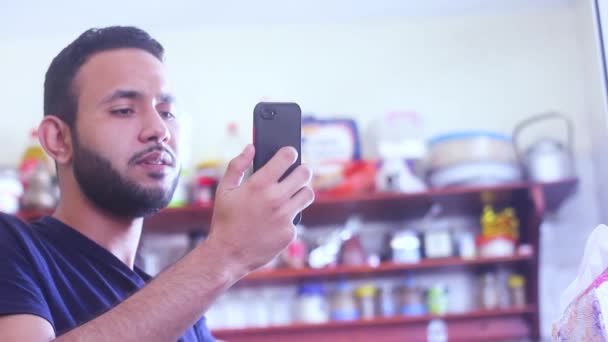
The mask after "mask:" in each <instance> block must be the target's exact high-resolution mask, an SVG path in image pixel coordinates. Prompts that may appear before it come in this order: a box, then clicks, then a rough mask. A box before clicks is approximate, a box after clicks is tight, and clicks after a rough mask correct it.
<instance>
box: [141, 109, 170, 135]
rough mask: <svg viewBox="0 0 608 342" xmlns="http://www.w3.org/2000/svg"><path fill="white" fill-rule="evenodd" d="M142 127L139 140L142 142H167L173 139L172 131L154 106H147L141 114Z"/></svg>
mask: <svg viewBox="0 0 608 342" xmlns="http://www.w3.org/2000/svg"><path fill="white" fill-rule="evenodd" d="M141 118H142V119H141V120H142V128H141V132H140V136H139V140H140V141H141V142H142V143H148V142H156V143H158V142H165V143H166V142H167V141H169V139H171V131H170V130H169V127H168V126H167V123H166V122H165V120H163V118H162V117H161V116H160V114H159V113H158V111H157V110H156V108H154V106H152V105H151V106H149V108H146V110H145V111H144V113H142V115H141Z"/></svg>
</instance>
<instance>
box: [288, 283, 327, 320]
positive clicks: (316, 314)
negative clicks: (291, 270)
mask: <svg viewBox="0 0 608 342" xmlns="http://www.w3.org/2000/svg"><path fill="white" fill-rule="evenodd" d="M295 316H296V319H297V320H298V321H299V322H303V323H324V322H327V321H328V320H329V315H328V312H327V303H326V298H325V290H324V289H323V285H322V284H319V283H310V284H304V285H302V286H300V288H299V289H298V298H297V301H296V315H295Z"/></svg>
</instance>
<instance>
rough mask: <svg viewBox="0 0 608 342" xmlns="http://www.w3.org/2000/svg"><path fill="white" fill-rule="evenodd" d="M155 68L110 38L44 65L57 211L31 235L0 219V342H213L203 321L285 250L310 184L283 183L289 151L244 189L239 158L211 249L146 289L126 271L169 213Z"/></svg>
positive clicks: (156, 47)
mask: <svg viewBox="0 0 608 342" xmlns="http://www.w3.org/2000/svg"><path fill="white" fill-rule="evenodd" d="M162 60H163V48H162V46H161V45H160V44H159V43H158V42H156V41H155V40H154V39H152V38H151V37H150V36H149V35H148V34H147V33H145V32H143V31H141V30H139V29H136V28H132V27H109V28H105V29H93V30H89V31H86V32H85V33H83V34H82V35H81V36H80V37H78V38H77V39H76V40H75V41H74V42H72V43H71V44H70V45H69V46H67V47H66V48H65V49H64V50H63V51H61V53H59V55H58V56H57V57H56V58H55V59H54V60H53V62H52V63H51V65H50V67H49V69H48V71H47V74H46V79H45V84H44V114H45V116H44V118H43V120H42V122H41V123H40V126H39V137H40V142H41V144H42V145H43V147H44V149H45V150H46V151H47V153H48V154H49V155H50V156H51V157H52V158H53V159H54V160H55V163H56V166H57V172H58V179H59V186H60V189H61V199H60V201H59V204H58V206H57V208H56V211H55V212H54V214H53V215H52V216H47V217H44V218H42V219H41V220H39V221H37V222H33V223H25V222H22V221H20V220H18V219H17V218H15V217H12V216H8V215H0V340H2V341H19V342H22V341H49V340H54V339H56V340H58V341H176V340H178V339H181V340H184V341H207V340H212V339H213V338H212V336H211V334H210V333H209V331H208V330H207V328H206V326H205V323H204V319H203V314H204V312H205V311H206V310H207V309H208V308H209V306H210V305H211V304H212V303H213V301H214V300H215V299H216V298H217V297H218V296H219V295H220V294H222V293H223V292H224V291H225V290H226V289H228V288H229V287H230V286H231V285H233V284H234V283H235V282H236V281H238V280H239V279H241V278H242V277H243V276H245V275H246V274H248V273H249V272H251V271H252V270H255V269H256V268H258V267H260V266H262V265H263V264H265V263H267V262H268V261H270V260H271V259H272V258H273V257H275V256H276V255H277V254H278V253H280V252H281V251H282V250H283V249H284V248H285V247H286V246H287V245H288V243H289V242H290V241H291V240H292V239H293V237H294V234H295V227H294V226H293V224H292V220H293V218H294V217H295V215H296V213H298V212H299V211H301V210H303V209H305V208H306V207H307V206H309V205H310V204H311V203H312V201H313V198H314V194H313V191H312V189H311V187H310V179H311V171H310V170H309V169H308V168H306V167H303V166H301V167H299V168H297V169H296V170H295V171H294V172H293V173H292V174H291V175H290V176H289V177H287V178H286V179H284V180H283V181H281V182H278V179H279V178H280V177H281V175H282V174H283V173H284V172H285V171H286V170H287V169H288V167H289V166H290V165H291V164H293V163H294V161H295V160H296V151H295V150H294V149H292V148H284V149H282V150H280V151H279V152H278V153H277V154H276V155H275V156H274V158H273V159H272V160H271V161H270V162H269V163H268V164H266V166H265V167H264V168H262V169H260V170H259V171H258V172H256V173H255V174H253V175H252V176H251V177H250V178H249V179H247V180H245V181H243V175H244V172H245V171H246V170H247V169H248V168H249V166H250V165H251V162H252V160H253V155H254V153H255V152H254V149H253V147H252V146H247V147H246V148H245V150H244V151H243V152H242V153H241V154H240V155H239V156H236V157H235V158H234V159H233V160H232V161H231V163H230V165H229V167H228V169H227V171H226V174H225V175H224V177H223V179H222V181H221V184H220V185H219V187H218V190H217V197H216V205H215V210H214V215H213V219H212V224H211V232H210V234H209V237H208V239H207V240H206V241H205V242H204V243H202V244H200V245H199V246H198V247H196V248H194V249H193V250H192V251H191V252H190V253H189V254H187V255H186V256H185V257H184V258H182V259H181V260H180V261H178V262H177V263H176V264H175V265H173V266H172V267H170V268H168V269H167V270H166V271H164V272H162V273H161V274H159V275H158V276H157V277H156V278H154V279H152V280H150V278H149V277H148V276H147V275H145V274H144V273H143V272H142V271H141V270H139V269H137V268H136V267H134V265H133V261H134V259H135V254H136V247H137V245H138V242H139V238H140V235H141V230H142V221H143V217H144V216H146V215H148V214H152V213H154V212H156V211H158V210H159V209H161V208H163V207H164V206H166V205H167V203H168V202H169V200H170V198H171V196H172V194H173V191H174V189H175V185H176V181H177V177H178V174H179V170H180V162H179V148H178V145H177V141H178V137H177V136H178V134H179V114H178V113H176V112H175V110H174V104H173V99H174V96H173V95H172V94H171V93H170V90H169V87H168V84H167V80H166V79H165V71H164V69H163V63H162ZM254 198H255V206H253V205H251V203H252V201H253V199H254Z"/></svg>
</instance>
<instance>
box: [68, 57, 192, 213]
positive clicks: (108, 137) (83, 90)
mask: <svg viewBox="0 0 608 342" xmlns="http://www.w3.org/2000/svg"><path fill="white" fill-rule="evenodd" d="M74 89H75V90H76V94H77V96H78V110H77V115H76V126H75V130H74V131H73V132H72V137H73V143H74V155H73V169H74V175H75V177H76V180H77V182H78V184H79V185H80V188H81V190H82V191H83V192H84V194H85V195H86V196H87V197H88V198H89V199H90V200H91V201H92V202H93V203H95V204H96V205H97V206H98V207H100V208H101V209H104V210H106V211H108V212H109V213H111V214H113V215H117V216H120V217H124V218H136V217H141V216H144V215H147V214H150V213H154V212H156V211H158V210H159V209H161V208H163V207H165V206H166V205H167V204H168V203H169V201H170V199H171V197H172V195H173V192H174V190H175V186H176V184H177V179H178V175H179V170H180V165H179V159H178V148H177V138H178V137H177V134H178V122H177V117H176V114H175V113H174V108H173V101H172V99H173V97H172V96H171V95H170V93H169V90H168V89H167V85H166V80H165V76H164V66H163V64H162V63H161V62H160V61H159V60H158V59H156V57H154V56H153V55H151V54H149V53H148V52H146V51H143V50H139V49H118V50H110V51H105V52H101V53H97V54H95V55H93V56H92V57H91V58H90V59H89V60H88V61H87V62H86V63H85V64H84V65H83V66H82V67H81V68H80V70H79V71H78V73H77V75H76V77H75V79H74Z"/></svg>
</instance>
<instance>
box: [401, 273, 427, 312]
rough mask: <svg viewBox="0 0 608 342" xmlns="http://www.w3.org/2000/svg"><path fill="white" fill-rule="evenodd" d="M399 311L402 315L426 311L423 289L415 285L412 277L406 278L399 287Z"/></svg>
mask: <svg viewBox="0 0 608 342" xmlns="http://www.w3.org/2000/svg"><path fill="white" fill-rule="evenodd" d="M398 295H399V300H398V303H399V312H400V313H401V315H403V316H421V315H425V314H426V312H427V309H426V303H425V301H424V290H423V289H422V288H420V287H418V286H416V284H415V282H414V280H413V279H411V278H408V279H407V280H406V282H405V284H404V285H403V286H402V287H400V288H399V290H398Z"/></svg>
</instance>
